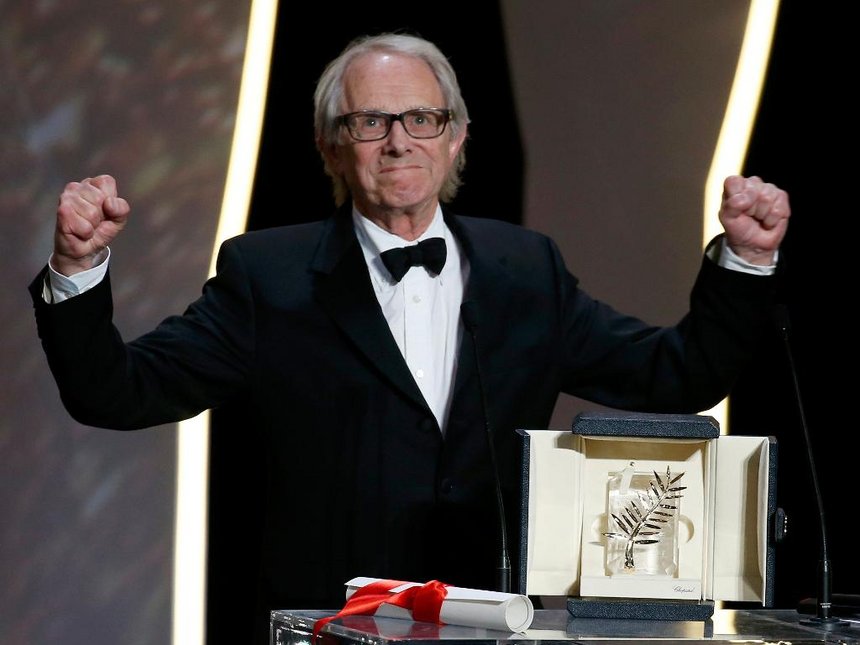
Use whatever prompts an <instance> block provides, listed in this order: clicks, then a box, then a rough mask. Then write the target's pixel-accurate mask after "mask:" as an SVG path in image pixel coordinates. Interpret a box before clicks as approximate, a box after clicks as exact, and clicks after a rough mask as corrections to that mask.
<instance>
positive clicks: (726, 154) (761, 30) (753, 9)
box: [702, 0, 779, 434]
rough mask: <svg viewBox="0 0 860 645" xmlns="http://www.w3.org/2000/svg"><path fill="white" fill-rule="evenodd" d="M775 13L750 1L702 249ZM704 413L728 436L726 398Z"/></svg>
mask: <svg viewBox="0 0 860 645" xmlns="http://www.w3.org/2000/svg"><path fill="white" fill-rule="evenodd" d="M778 12H779V0H751V2H750V10H749V15H748V16H747V24H746V28H745V30H744V40H743V44H742V45H741V51H740V55H739V56H738V65H737V69H736V70H735V79H734V82H733V83H732V91H731V93H730V94H729V101H728V104H727V106H726V114H725V117H724V118H723V125H722V128H721V129H720V135H719V137H718V139H717V146H716V149H715V150H714V157H713V159H712V160H711V168H710V171H709V172H708V178H707V181H706V183H705V212H704V219H703V222H702V230H703V239H702V244H703V246H704V245H707V243H708V242H710V241H711V240H712V239H713V238H714V236H716V235H718V234H719V233H720V232H721V231H722V226H721V225H720V222H719V219H718V218H717V213H718V212H719V210H720V201H721V200H722V194H723V180H724V179H725V178H726V177H728V176H729V175H736V174H739V173H740V172H741V169H742V168H743V163H744V159H745V158H746V153H747V148H748V146H749V140H750V134H751V133H752V129H753V125H754V124H755V117H756V112H757V110H758V104H759V100H760V98H761V89H762V87H763V85H764V79H765V73H766V71H767V63H768V59H769V58H770V50H771V45H772V44H773V33H774V30H775V29H776V18H777V14H778ZM705 414H709V415H711V416H712V417H714V418H715V419H716V420H717V421H718V422H719V423H720V428H721V430H722V432H723V434H726V433H727V430H728V400H727V399H724V400H723V401H721V402H720V403H718V404H717V405H716V406H715V407H714V408H712V409H711V410H708V411H707V412H705Z"/></svg>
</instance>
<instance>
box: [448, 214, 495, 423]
mask: <svg viewBox="0 0 860 645" xmlns="http://www.w3.org/2000/svg"><path fill="white" fill-rule="evenodd" d="M445 223H446V224H448V227H449V228H450V229H451V231H452V232H453V233H454V235H455V236H456V237H457V239H458V241H459V242H460V244H461V245H462V247H463V252H464V254H465V256H466V258H468V260H469V282H468V284H467V285H466V290H465V292H464V294H463V302H470V303H472V306H474V308H475V310H476V312H477V315H478V326H477V329H476V330H475V336H476V338H477V344H478V360H480V361H481V370H482V372H486V371H487V370H488V369H490V367H491V359H492V356H493V353H494V351H495V350H496V349H497V348H498V347H499V345H500V343H502V342H504V335H505V333H506V325H505V324H504V320H503V319H504V316H505V315H506V314H507V312H508V310H509V307H508V306H507V304H506V303H507V301H508V294H507V293H506V287H507V285H508V284H509V281H508V280H507V277H506V276H507V268H506V266H505V264H506V262H507V260H506V258H505V257H496V256H493V255H491V254H489V253H487V252H486V251H482V250H481V247H480V246H479V244H480V240H476V239H475V237H474V235H473V234H472V232H471V231H470V230H469V228H468V227H467V226H466V224H465V222H464V221H463V220H462V219H459V218H457V217H456V216H454V215H451V214H450V213H448V212H445ZM491 316H492V317H491ZM475 378H476V374H475V350H474V345H473V341H472V337H471V334H470V333H469V332H468V330H465V329H464V331H463V340H462V342H461V343H460V351H459V355H458V357H457V375H456V378H455V380H454V396H453V403H452V409H451V413H452V415H453V414H454V407H455V406H456V405H457V404H458V402H459V403H462V401H463V398H462V397H463V394H464V392H463V390H464V388H470V387H472V385H473V384H472V381H473V380H474V379H475ZM485 378H486V376H485ZM466 396H467V397H468V396H471V397H474V396H475V395H474V393H471V394H467V395H466Z"/></svg>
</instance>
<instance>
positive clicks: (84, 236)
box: [31, 34, 789, 633]
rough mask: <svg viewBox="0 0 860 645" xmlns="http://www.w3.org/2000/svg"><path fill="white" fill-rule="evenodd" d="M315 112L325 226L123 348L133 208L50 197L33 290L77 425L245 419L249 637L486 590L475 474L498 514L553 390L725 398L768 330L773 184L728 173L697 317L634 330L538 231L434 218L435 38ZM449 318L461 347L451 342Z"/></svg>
mask: <svg viewBox="0 0 860 645" xmlns="http://www.w3.org/2000/svg"><path fill="white" fill-rule="evenodd" d="M315 105H316V136H317V144H318V147H319V150H320V153H321V154H322V157H323V159H324V161H325V168H326V172H327V173H328V174H329V175H330V176H331V178H332V180H333V184H334V189H335V190H334V192H335V201H336V202H337V204H338V206H340V207H341V208H340V209H339V211H338V212H337V214H336V215H334V216H332V217H330V218H329V219H326V220H324V221H320V222H315V223H311V224H306V225H299V226H291V227H282V228H275V229H269V230H264V231H259V232H254V233H248V234H245V235H241V236H239V237H237V238H235V239H232V240H230V241H228V242H226V243H225V244H224V245H223V247H222V249H221V251H220V254H219V261H218V271H217V275H216V276H215V277H214V278H212V279H211V280H210V281H208V282H207V284H206V285H205V287H204V289H203V294H202V296H201V297H200V298H199V299H198V300H197V301H196V302H194V303H193V304H191V305H190V307H189V308H188V309H187V311H186V312H185V313H184V314H183V315H181V316H174V317H171V318H168V319H167V320H165V321H164V322H163V323H162V324H161V325H159V326H158V327H157V328H156V329H155V330H153V331H152V332H150V333H148V334H145V335H144V336H142V337H141V338H138V339H136V340H133V341H131V342H128V343H124V342H123V341H122V340H121V338H120V336H119V334H118V333H117V332H116V330H115V329H114V328H113V327H112V323H111V300H110V286H109V279H108V277H107V266H106V264H107V260H106V256H107V254H108V251H107V247H108V245H109V244H110V242H111V241H112V240H113V239H114V237H115V236H116V235H117V234H118V233H119V232H120V231H121V229H122V228H123V226H124V224H125V222H126V218H127V217H128V214H129V205H128V204H127V202H126V201H125V200H124V199H122V198H121V197H120V196H119V192H118V190H117V186H116V184H115V182H114V180H113V179H112V178H111V177H109V176H107V175H103V176H100V177H95V178H91V179H86V180H84V181H82V182H79V183H71V184H69V185H68V186H67V187H66V189H65V190H64V192H63V194H62V196H61V198H60V205H59V208H58V213H57V229H56V235H55V244H54V252H53V255H52V256H51V259H50V263H49V267H46V269H45V270H44V271H43V272H42V273H41V274H40V275H39V276H38V277H37V279H36V280H35V281H34V282H33V285H32V287H31V289H32V294H33V298H34V302H35V306H36V315H37V320H38V327H39V334H40V336H41V338H42V342H43V345H44V348H45V351H46V353H47V355H48V358H49V361H50V365H51V368H52V370H53V371H54V374H55V376H56V379H57V382H58V385H59V388H60V392H61V394H62V398H63V401H64V403H65V405H66V406H67V408H68V410H69V412H70V413H71V414H72V415H73V416H74V417H75V418H76V419H77V420H79V421H80V422H82V423H85V424H90V425H93V426H100V427H108V428H115V429H136V428H144V427H148V426H153V425H156V424H162V423H166V422H172V421H178V420H181V419H185V418H188V417H190V416H192V415H195V414H197V413H198V412H200V411H202V410H204V409H207V408H215V407H224V408H227V407H229V408H231V409H232V410H237V409H238V410H240V411H241V414H242V415H244V423H243V424H242V427H241V428H236V432H242V433H245V434H246V435H247V436H248V441H254V442H258V443H259V444H260V445H261V446H264V448H265V455H266V461H265V463H261V464H260V467H261V468H264V469H265V470H266V482H267V484H266V488H265V490H261V491H260V492H259V494H260V496H261V497H262V499H264V500H265V508H266V512H265V517H263V518H261V523H262V525H263V529H262V532H263V543H262V546H261V550H260V553H259V554H258V555H259V571H260V572H261V573H260V575H259V585H258V589H257V590H247V592H248V593H251V592H254V591H256V593H257V594H258V598H259V602H258V605H259V609H260V612H259V614H258V625H259V626H261V628H262V630H263V633H265V621H266V619H267V616H268V613H267V612H268V610H270V609H273V608H285V607H291V608H297V607H302V606H305V607H335V606H339V605H340V604H342V602H343V584H344V582H345V581H346V580H348V579H350V578H351V577H353V576H356V575H367V576H379V577H389V578H398V579H406V580H418V581H423V580H428V579H431V578H436V579H440V580H443V581H445V582H449V583H452V584H457V585H462V586H471V587H479V588H492V587H493V585H494V582H493V578H494V573H495V569H496V566H497V553H498V548H497V547H498V535H499V526H498V516H497V510H496V504H495V483H494V475H493V467H492V463H491V462H492V458H491V456H492V455H493V454H494V455H495V457H496V460H497V462H498V467H499V472H500V476H501V479H502V490H503V493H504V497H505V499H506V501H507V504H508V507H509V509H510V510H509V514H508V519H509V520H510V519H511V518H512V517H513V516H514V514H515V511H516V508H517V507H516V504H517V502H518V498H517V493H516V491H517V490H518V489H517V480H518V455H519V444H518V441H517V435H516V433H515V429H516V428H541V427H546V425H547V423H548V422H549V419H550V415H551V412H552V410H553V407H554V404H555V402H556V399H557V396H558V394H559V393H560V392H568V393H570V394H573V395H576V396H579V397H583V398H586V399H589V400H592V401H595V402H597V403H600V404H603V405H608V406H612V407H617V408H625V409H633V410H641V411H663V412H694V411H698V410H702V409H706V408H707V407H709V406H711V405H712V404H714V403H715V402H717V401H718V400H720V399H721V398H722V397H723V396H725V395H726V394H727V393H728V391H729V389H730V387H731V385H732V382H733V379H734V378H735V377H736V375H737V374H738V372H739V370H740V369H741V367H742V365H743V364H744V362H745V360H746V359H747V357H748V355H749V354H750V352H751V348H752V347H753V346H754V344H755V343H756V342H757V340H758V338H759V337H760V334H761V332H762V330H763V328H765V326H766V325H767V324H768V311H769V305H770V300H771V294H772V292H773V290H774V284H773V282H774V279H775V278H774V277H772V276H771V275H770V274H771V273H773V269H774V267H773V266H772V265H773V263H774V257H775V253H776V251H777V249H778V247H779V244H780V242H781V240H782V239H783V236H784V234H785V230H786V226H787V219H788V216H789V207H788V200H787V196H786V194H785V193H784V192H783V191H781V190H779V189H778V188H776V187H774V186H773V185H770V184H766V183H764V182H762V181H761V180H759V179H758V178H743V177H730V178H728V179H727V180H726V182H725V194H724V199H723V203H722V208H721V211H720V219H721V221H722V223H723V226H724V228H725V234H724V235H723V236H722V237H721V238H720V239H718V240H717V241H716V242H715V243H714V244H713V245H712V247H711V248H710V249H709V252H708V256H709V257H707V258H705V259H704V260H703V263H702V267H701V271H700V275H699V277H698V279H697V282H696V285H695V287H694V289H693V293H692V297H691V305H690V312H689V314H688V315H687V316H685V317H684V318H683V320H681V321H680V322H679V323H678V325H676V326H674V327H671V328H656V327H651V326H649V325H647V324H646V323H644V322H642V321H639V320H636V319H634V318H632V317H629V316H625V315H622V314H620V313H618V312H616V311H614V310H613V309H611V308H610V307H608V306H606V305H605V304H602V303H599V302H597V301H595V300H593V299H592V298H590V297H589V296H588V295H587V294H586V293H585V292H584V291H582V290H581V289H580V288H579V287H578V286H577V280H576V278H575V277H574V276H572V275H571V274H570V273H569V272H568V271H567V269H566V268H565V266H564V262H563V260H562V258H561V256H560V254H559V252H558V250H557V249H556V247H555V245H554V244H553V242H552V241H551V240H549V239H548V238H546V237H545V236H543V235H540V234H537V233H535V232H530V231H527V230H525V229H522V228H520V227H516V226H512V225H509V224H505V223H502V222H498V221H494V220H490V219H472V218H467V217H460V216H457V215H454V214H453V213H450V212H448V210H447V209H445V208H443V207H442V205H441V202H446V201H448V200H450V199H451V198H452V197H453V196H454V193H455V192H456V189H457V186H458V184H459V170H460V168H461V166H462V163H463V144H464V141H465V139H466V132H467V124H468V115H467V111H466V107H465V105H464V103H463V99H462V97H461V96H460V91H459V88H458V85H457V80H456V77H455V75H454V72H453V70H452V69H451V67H450V66H449V63H448V61H447V60H446V58H445V57H444V55H443V54H442V53H441V52H439V50H438V49H437V48H436V47H435V46H434V45H432V44H431V43H429V42H427V41H425V40H422V39H419V38H415V37H411V36H405V35H391V34H383V35H381V36H376V37H369V38H363V39H359V40H357V41H355V42H353V43H351V44H350V45H349V46H348V47H347V48H346V49H345V50H344V51H343V53H342V54H341V55H340V56H339V57H338V58H337V59H336V60H335V61H333V62H332V63H331V64H330V65H329V66H328V67H327V68H326V70H325V72H324V73H323V75H322V77H321V78H320V80H319V84H318V87H317V91H316V95H315ZM425 242H426V244H424V243H425ZM419 243H421V244H420V245H419ZM404 246H405V247H408V248H407V251H400V250H398V249H399V247H404ZM390 251H391V253H389V252H390ZM398 254H399V257H397V256H398ZM462 311H465V312H466V314H467V315H466V318H467V320H466V322H467V323H469V324H468V325H467V328H466V330H465V331H466V332H469V331H475V329H474V327H473V324H474V322H475V320H479V321H480V323H479V324H480V326H479V327H478V328H477V333H475V334H471V333H464V316H463V313H462ZM476 345H477V346H476ZM482 382H483V388H482ZM482 389H483V393H482ZM484 393H485V396H486V401H487V402H488V405H487V412H486V415H487V416H488V418H486V417H485V411H484V408H483V406H482V399H483V398H484V397H483V394H484ZM234 418H235V417H234ZM487 427H489V428H491V429H492V441H493V448H494V450H493V451H492V452H491V451H490V450H489V449H488V441H487V439H488V437H487V432H486V428H487ZM511 532H513V523H512V522H511ZM516 542H517V540H516V539H512V540H511V543H512V547H515V545H516ZM514 555H515V554H514ZM243 593H246V592H245V591H243Z"/></svg>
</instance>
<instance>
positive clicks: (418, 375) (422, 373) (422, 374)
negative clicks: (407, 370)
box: [415, 369, 424, 378]
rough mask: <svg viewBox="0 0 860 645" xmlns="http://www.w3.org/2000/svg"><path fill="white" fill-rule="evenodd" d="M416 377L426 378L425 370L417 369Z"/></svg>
mask: <svg viewBox="0 0 860 645" xmlns="http://www.w3.org/2000/svg"><path fill="white" fill-rule="evenodd" d="M415 378H424V370H420V369H419V370H415Z"/></svg>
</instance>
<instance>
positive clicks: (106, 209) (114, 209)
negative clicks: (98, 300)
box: [51, 175, 131, 275]
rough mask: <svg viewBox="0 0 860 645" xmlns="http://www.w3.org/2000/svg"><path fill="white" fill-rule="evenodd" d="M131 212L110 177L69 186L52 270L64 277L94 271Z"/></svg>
mask: <svg viewBox="0 0 860 645" xmlns="http://www.w3.org/2000/svg"><path fill="white" fill-rule="evenodd" d="M130 210H131V208H130V207H129V205H128V202H127V201H125V200H124V199H123V198H122V197H119V196H118V195H117V188H116V180H114V178H113V177H111V176H110V175H99V176H98V177H91V178H87V179H84V180H83V181H81V182H72V183H69V184H66V187H65V189H64V190H63V193H62V194H61V195H60V202H59V205H58V206H57V228H56V230H55V232H54V255H53V256H52V257H51V266H52V267H53V268H54V270H55V271H57V272H59V273H62V274H63V275H74V274H75V273H80V272H81V271H86V270H87V269H91V268H92V267H93V266H95V265H96V264H98V263H99V262H100V261H101V257H102V254H103V252H104V250H105V249H106V248H107V246H108V245H109V244H110V243H111V242H112V241H113V239H114V238H115V237H116V236H117V234H118V233H119V232H120V231H121V230H122V229H123V228H124V227H125V223H126V221H127V219H128V213H129V211H130Z"/></svg>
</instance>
